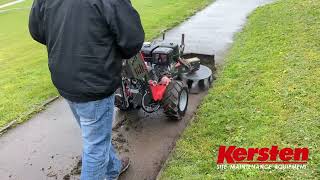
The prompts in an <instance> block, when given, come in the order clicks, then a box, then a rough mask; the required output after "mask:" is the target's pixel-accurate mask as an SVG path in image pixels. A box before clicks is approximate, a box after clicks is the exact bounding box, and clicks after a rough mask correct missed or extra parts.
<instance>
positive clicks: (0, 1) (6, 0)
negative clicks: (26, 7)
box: [0, 0, 14, 5]
mask: <svg viewBox="0 0 320 180" xmlns="http://www.w3.org/2000/svg"><path fill="white" fill-rule="evenodd" d="M11 1H14V0H0V5H2V4H6V3H8V2H11Z"/></svg>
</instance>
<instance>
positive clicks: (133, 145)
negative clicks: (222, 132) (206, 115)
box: [0, 0, 270, 180]
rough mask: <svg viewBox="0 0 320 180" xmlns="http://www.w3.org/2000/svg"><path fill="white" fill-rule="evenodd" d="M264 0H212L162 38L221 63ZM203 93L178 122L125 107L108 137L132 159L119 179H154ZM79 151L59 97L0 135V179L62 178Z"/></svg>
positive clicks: (74, 130) (75, 129)
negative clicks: (120, 122) (123, 115)
mask: <svg viewBox="0 0 320 180" xmlns="http://www.w3.org/2000/svg"><path fill="white" fill-rule="evenodd" d="M269 1H270V0H241V1H240V0H217V1H216V2H215V3H213V4H212V5H210V6H208V7H207V8H206V9H204V10H203V11H201V12H199V13H197V14H196V15H195V16H194V17H192V18H190V19H189V20H188V21H186V22H185V23H183V24H182V25H180V26H178V27H177V28H175V29H173V30H171V31H169V32H168V34H167V40H168V41H173V42H180V37H181V36H180V35H181V34H182V33H185V34H186V48H187V49H186V51H187V52H195V53H205V54H213V53H215V54H216V55H217V62H218V63H222V62H223V61H222V60H223V58H222V57H223V55H224V54H225V53H226V51H227V49H228V47H229V46H230V44H231V43H232V39H233V35H234V34H235V33H236V32H238V31H239V30H240V29H241V27H242V25H243V24H244V23H245V20H246V17H247V15H248V14H249V13H250V12H251V11H253V10H254V9H255V8H256V7H257V6H259V5H262V4H264V3H266V2H269ZM205 94H206V92H204V93H202V94H199V95H191V97H190V103H189V110H188V112H187V115H186V117H185V118H184V119H183V120H182V121H180V122H170V121H168V120H166V118H165V117H164V115H163V114H162V113H161V112H157V113H154V114H151V115H150V114H145V113H143V112H131V113H130V114H129V115H128V116H127V117H126V119H127V121H126V122H125V123H124V124H123V125H122V126H119V128H117V129H116V131H115V136H114V142H115V144H116V145H117V147H118V149H120V151H121V153H122V154H126V155H129V156H130V157H131V159H132V166H131V167H130V168H129V170H128V172H126V174H124V176H122V177H121V180H143V179H146V180H149V179H155V177H156V176H157V174H158V172H159V171H160V169H161V167H162V165H163V163H164V161H165V160H166V159H167V157H168V155H169V153H170V152H171V150H172V149H173V147H174V146H175V142H176V140H177V139H178V138H179V136H180V135H181V133H182V132H183V130H184V129H185V127H186V125H187V124H188V123H189V121H190V119H191V118H192V117H193V115H194V113H195V112H196V109H197V107H198V105H199V104H200V102H201V99H202V98H203V97H204V95H205ZM135 113H136V114H135ZM116 119H117V120H121V119H122V118H120V117H118V118H116ZM80 154H81V140H80V131H79V128H78V127H77V124H76V122H75V121H74V120H73V117H72V115H71V112H70V110H69V107H68V106H67V103H66V102H65V101H64V100H62V99H60V100H57V101H56V102H54V103H53V104H52V105H50V106H49V107H48V108H47V110H45V111H43V112H42V113H39V114H38V115H37V116H35V117H34V118H32V119H31V120H30V121H28V122H26V123H24V124H23V125H21V126H18V127H17V128H15V129H13V130H10V131H9V132H8V133H6V134H5V135H4V136H2V137H0V179H1V180H6V179H15V180H20V179H33V180H38V179H39V180H42V179H63V177H64V176H65V175H66V174H69V173H70V172H71V171H72V169H74V167H75V165H76V164H77V163H78V161H79V160H78V156H79V155H80ZM77 178H78V176H71V179H77Z"/></svg>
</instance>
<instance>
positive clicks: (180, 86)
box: [162, 80, 189, 120]
mask: <svg viewBox="0 0 320 180" xmlns="http://www.w3.org/2000/svg"><path fill="white" fill-rule="evenodd" d="M188 100H189V92H188V88H187V86H186V85H185V84H184V83H183V82H182V81H176V80H173V81H172V82H171V83H170V84H169V86H168V87H167V90H166V92H165V95H164V98H163V100H162V106H163V109H164V113H165V114H166V115H167V116H168V118H169V119H172V120H181V118H182V116H184V115H185V113H186V111H187V108H188Z"/></svg>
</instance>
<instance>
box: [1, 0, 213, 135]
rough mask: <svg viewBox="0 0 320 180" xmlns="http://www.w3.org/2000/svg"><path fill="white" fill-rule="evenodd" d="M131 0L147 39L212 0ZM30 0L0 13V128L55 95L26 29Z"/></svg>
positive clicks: (41, 49) (43, 61)
mask: <svg viewBox="0 0 320 180" xmlns="http://www.w3.org/2000/svg"><path fill="white" fill-rule="evenodd" d="M0 1H1V0H0ZM2 1H4V0H2ZM2 1H1V2H2ZM132 2H133V4H134V6H135V7H136V8H137V10H138V11H139V12H140V13H141V18H142V21H143V25H144V27H145V31H146V37H147V39H148V40H150V39H152V38H154V37H156V36H157V35H159V33H160V32H161V31H162V30H165V29H168V28H171V27H173V26H174V25H176V24H178V23H180V22H181V21H183V20H184V19H186V18H187V17H189V16H190V15H192V14H193V13H195V12H196V11H197V10H199V9H201V8H203V7H205V6H206V5H207V4H209V3H210V2H212V0H161V1H154V0H133V1H132ZM31 3H32V1H31V0H26V1H25V2H22V3H19V4H17V5H14V6H10V7H7V8H3V9H2V10H6V9H15V8H18V10H16V9H15V10H10V11H7V12H2V13H0V22H1V28H0V42H1V43H0V64H1V65H0V129H1V128H2V127H4V126H5V125H6V124H8V123H9V122H11V121H12V120H16V119H18V122H22V121H24V120H26V119H28V118H29V117H28V114H30V112H33V111H38V110H39V108H40V107H41V104H43V102H45V101H46V100H47V99H50V98H52V97H54V96H57V91H56V90H55V88H54V87H53V85H52V83H51V80H50V75H49V71H48V68H47V56H46V49H45V47H43V46H41V45H39V44H37V43H35V42H34V41H33V40H32V39H31V38H30V35H29V32H28V29H27V23H28V16H29V9H28V8H26V7H30V6H31ZM19 8H22V9H19Z"/></svg>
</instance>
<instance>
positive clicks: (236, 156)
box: [217, 146, 309, 164]
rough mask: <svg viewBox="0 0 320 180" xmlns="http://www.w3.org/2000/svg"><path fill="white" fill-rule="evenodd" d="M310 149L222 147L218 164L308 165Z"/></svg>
mask: <svg viewBox="0 0 320 180" xmlns="http://www.w3.org/2000/svg"><path fill="white" fill-rule="evenodd" d="M308 158H309V149H308V148H295V149H293V148H283V149H279V148H278V146H272V147H271V148H248V149H245V148H239V147H236V146H229V147H227V146H220V148H219V154H218V160H217V164H224V163H225V162H226V163H227V164H307V161H308Z"/></svg>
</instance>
